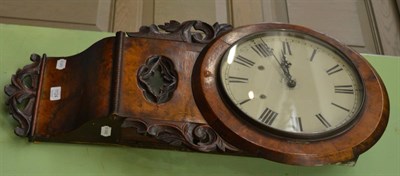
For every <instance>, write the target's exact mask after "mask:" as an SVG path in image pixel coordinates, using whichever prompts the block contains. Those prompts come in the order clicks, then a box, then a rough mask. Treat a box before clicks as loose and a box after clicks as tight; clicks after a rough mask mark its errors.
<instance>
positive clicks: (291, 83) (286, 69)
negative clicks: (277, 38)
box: [272, 50, 296, 88]
mask: <svg viewBox="0 0 400 176" xmlns="http://www.w3.org/2000/svg"><path fill="white" fill-rule="evenodd" d="M272 56H274V58H275V60H276V61H277V62H278V64H279V66H280V67H281V69H282V71H283V74H284V75H285V78H286V80H287V86H289V87H291V88H293V87H295V86H296V81H295V80H293V78H292V75H291V74H290V71H289V67H290V65H291V63H290V62H288V61H287V59H286V57H285V55H284V52H283V50H282V59H281V60H282V62H279V59H278V58H277V57H276V56H275V54H274V53H273V52H272Z"/></svg>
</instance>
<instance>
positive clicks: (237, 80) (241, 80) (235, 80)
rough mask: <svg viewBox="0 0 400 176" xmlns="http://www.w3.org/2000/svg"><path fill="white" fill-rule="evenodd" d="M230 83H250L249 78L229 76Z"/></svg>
mask: <svg viewBox="0 0 400 176" xmlns="http://www.w3.org/2000/svg"><path fill="white" fill-rule="evenodd" d="M228 82H229V83H248V82H249V78H241V77H235V76H229V77H228Z"/></svg>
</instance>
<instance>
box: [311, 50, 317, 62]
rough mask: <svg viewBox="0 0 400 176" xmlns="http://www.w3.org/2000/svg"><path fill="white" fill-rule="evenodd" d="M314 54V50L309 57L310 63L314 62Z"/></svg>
mask: <svg viewBox="0 0 400 176" xmlns="http://www.w3.org/2000/svg"><path fill="white" fill-rule="evenodd" d="M315 53H317V49H314V51H313V52H312V54H311V57H310V62H312V61H313V60H314V57H315Z"/></svg>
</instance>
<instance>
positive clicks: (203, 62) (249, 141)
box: [192, 23, 389, 165]
mask: <svg viewBox="0 0 400 176" xmlns="http://www.w3.org/2000/svg"><path fill="white" fill-rule="evenodd" d="M273 30H288V31H295V32H298V33H304V34H307V35H309V36H311V37H313V38H316V39H318V40H321V41H323V42H324V43H326V44H327V45H329V46H332V47H333V48H334V49H335V50H336V51H338V52H339V53H341V54H343V56H345V57H346V58H348V62H349V63H350V65H354V69H355V71H356V72H357V74H358V75H359V78H360V81H361V82H362V83H363V88H364V92H363V95H364V101H363V103H362V104H361V105H360V108H359V109H360V110H359V111H357V112H356V114H357V116H356V117H355V118H354V119H357V120H356V121H354V123H353V125H349V126H348V129H347V130H340V131H342V132H340V133H341V134H340V135H339V134H338V135H332V134H330V136H331V137H330V138H326V139H323V140H312V139H311V140H307V139H304V138H302V137H299V136H296V135H294V136H285V135H282V136H279V135H271V133H270V132H269V131H268V130H269V129H261V128H259V127H257V126H255V125H254V123H249V121H247V120H244V118H246V117H244V116H243V114H241V113H237V112H238V111H237V109H235V108H232V106H231V105H229V103H226V102H227V101H228V102H229V101H230V100H228V99H227V97H226V96H225V95H223V94H221V84H220V78H219V76H220V75H219V66H220V63H221V59H223V56H224V55H225V53H226V52H227V51H228V50H229V49H230V48H231V47H232V46H233V45H234V44H236V43H237V42H238V41H240V40H241V39H243V38H246V37H247V36H250V35H253V34H256V33H262V32H266V31H273ZM192 87H193V93H194V97H195V101H196V103H197V105H198V107H199V109H200V111H201V113H202V114H203V117H204V118H205V120H206V121H207V123H209V125H210V126H211V127H212V128H213V129H214V130H216V131H217V132H218V133H219V135H221V137H222V138H224V139H225V140H226V141H227V142H229V143H231V144H232V145H234V146H236V147H238V148H239V149H242V150H244V151H247V152H249V153H250V154H251V155H255V156H260V157H264V158H267V159H270V160H273V161H277V162H282V163H287V164H296V165H324V164H337V163H344V162H350V161H354V160H356V159H357V157H358V156H359V155H360V154H361V153H363V152H365V151H366V150H368V149H369V148H370V147H372V146H373V145H374V144H375V143H376V142H377V141H378V139H379V138H380V136H381V135H382V134H383V132H384V129H385V127H386V125H387V122H388V115H389V101H388V97H387V93H386V89H385V87H384V85H383V83H382V81H381V79H380V78H379V75H378V74H377V73H376V72H375V71H374V69H373V68H372V67H371V66H370V65H369V63H368V62H367V61H366V60H365V59H364V58H363V57H362V56H361V55H359V54H358V53H356V52H354V51H353V50H351V49H349V48H348V47H346V46H344V45H343V44H341V43H339V42H338V41H336V40H334V39H332V38H330V37H328V36H326V35H324V34H321V33H318V32H316V31H313V30H311V29H308V28H305V27H302V26H297V25H289V24H276V23H265V24H256V25H249V26H244V27H239V28H236V29H234V30H232V31H230V32H228V33H226V34H224V35H222V36H221V37H219V38H218V39H216V40H214V41H213V42H212V43H210V44H209V46H208V47H207V49H205V50H204V52H203V53H202V54H201V55H200V56H199V58H198V61H197V63H196V65H195V69H194V72H193V79H192ZM260 129H261V130H260ZM336 132H337V131H336ZM338 133H339V132H338ZM272 134H276V133H274V132H272Z"/></svg>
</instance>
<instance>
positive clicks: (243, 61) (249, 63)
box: [233, 55, 255, 68]
mask: <svg viewBox="0 0 400 176" xmlns="http://www.w3.org/2000/svg"><path fill="white" fill-rule="evenodd" d="M233 62H235V63H238V64H240V65H243V66H245V67H249V68H250V67H252V66H254V64H255V62H253V61H251V60H249V59H247V58H245V57H243V56H241V55H239V56H236V59H235V61H233Z"/></svg>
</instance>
